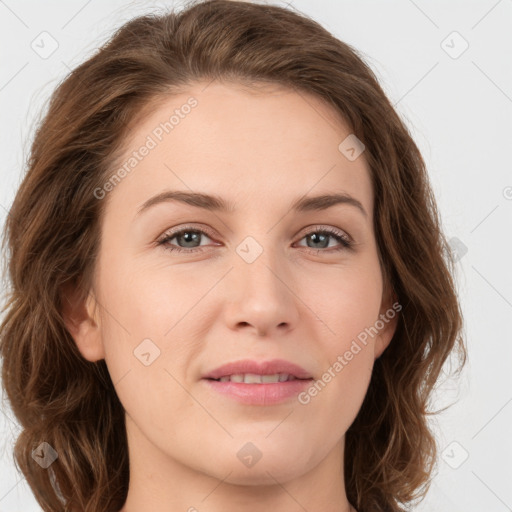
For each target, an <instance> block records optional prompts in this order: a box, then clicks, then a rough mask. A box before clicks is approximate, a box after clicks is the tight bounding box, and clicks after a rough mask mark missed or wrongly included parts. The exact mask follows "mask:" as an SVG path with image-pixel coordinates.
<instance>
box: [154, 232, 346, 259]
mask: <svg viewBox="0 0 512 512" xmlns="http://www.w3.org/2000/svg"><path fill="white" fill-rule="evenodd" d="M201 236H206V237H207V238H210V236H209V234H208V233H206V232H205V231H203V230H201V229H191V228H184V229H181V230H180V231H175V232H174V233H169V234H167V235H165V236H164V238H162V239H161V240H159V241H158V245H161V246H163V247H164V249H166V250H168V251H178V252H186V253H192V252H197V251H201V250H202V249H200V245H199V246H197V245H196V244H197V243H199V244H200V241H201ZM174 239H176V242H177V243H178V245H177V246H176V245H175V244H172V243H171V241H172V240H174ZM303 239H309V241H311V243H313V244H318V245H317V246H316V247H315V246H313V247H311V246H307V247H306V249H309V250H316V252H318V250H323V249H327V248H328V247H329V246H330V245H329V239H334V240H336V241H337V242H339V244H340V247H336V248H334V249H333V250H334V251H341V250H344V249H350V248H352V244H353V242H352V240H351V239H350V238H349V237H348V236H347V235H345V234H344V233H343V232H342V231H337V230H333V229H325V228H324V229H318V230H316V231H310V232H309V233H306V234H305V235H304V236H303V237H302V238H301V240H303ZM182 244H183V245H182ZM180 245H182V246H180ZM300 247H304V246H300ZM331 247H332V246H331ZM324 252H330V251H324Z"/></svg>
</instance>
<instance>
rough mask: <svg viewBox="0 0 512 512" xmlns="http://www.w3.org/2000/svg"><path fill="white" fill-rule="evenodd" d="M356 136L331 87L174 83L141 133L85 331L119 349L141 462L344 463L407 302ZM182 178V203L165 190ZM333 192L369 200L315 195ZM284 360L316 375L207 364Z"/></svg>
mask: <svg viewBox="0 0 512 512" xmlns="http://www.w3.org/2000/svg"><path fill="white" fill-rule="evenodd" d="M191 98H193V99H191ZM172 116H174V117H172ZM166 123H167V124H166ZM349 135H350V131H349V130H348V129H347V127H346V125H345V124H344V123H343V121H342V120H341V118H340V117H338V116H337V115H336V113H335V112H334V110H331V107H329V106H328V105H326V104H324V103H323V102H321V101H320V100H319V99H317V98H316V97H313V96H310V95H308V94H305V93H300V94H298V93H297V92H294V91H292V90H289V89H284V88H273V89H270V88H268V87H267V88H262V89H261V91H260V92H249V91H247V90H245V89H242V88H241V87H240V86H238V85H226V84H220V83H218V82H213V83H210V84H209V85H208V84H207V83H197V84H195V85H193V86H191V87H190V89H189V91H188V92H187V93H185V94H182V95H179V96H174V97H170V98H169V99H167V100H166V101H165V103H163V104H162V105H161V106H160V107H159V108H158V109H157V110H156V111H153V112H152V113H151V114H150V115H149V117H146V118H145V119H144V121H143V122H141V123H140V124H139V125H138V126H137V128H136V131H135V132H133V137H131V138H130V142H129V147H128V149H127V151H126V153H125V154H124V156H123V158H121V160H120V164H119V167H118V168H116V169H113V170H112V172H113V173H118V176H121V177H122V179H121V180H120V182H119V183H118V184H114V185H112V183H110V184H105V187H104V188H102V190H101V191H97V195H98V197H99V199H98V200H99V201H106V210H105V215H104V218H103V222H102V238H101V245H100V251H99V255H98V260H97V267H96V274H95V288H94V292H93V294H94V297H95V299H96V301H97V308H98V309H97V314H96V312H94V310H93V309H92V308H91V309H90V310H89V312H90V313H91V317H93V318H94V319H95V322H96V323H93V324H91V325H90V326H89V327H88V328H84V329H83V330H82V331H81V333H82V334H81V335H79V336H77V337H76V340H77V342H78V345H79V348H80V350H81V352H82V354H83V355H84V357H86V358H87V359H90V360H97V359H100V358H105V360H106V363H107V365H108V369H109V371H110V374H111V377H112V381H113V383H114V385H115V388H116V391H117V393H118V395H119V398H120V401H121V402H122V404H123V406H124V408H125V410H126V424H127V432H128V439H129V449H130V458H131V464H133V462H134V461H136V463H137V464H140V465H141V467H142V466H143V465H144V463H148V464H149V462H150V461H151V471H152V472H154V475H165V474H168V473H166V469H169V468H173V467H174V468H175V467H177V465H180V467H186V468H189V469H191V470H193V471H195V472H201V473H203V474H206V475H210V476H213V477H215V478H218V479H222V480H224V481H225V482H231V483H236V484H244V483H245V484H250V485H256V484H258V483H259V484H264V483H272V484H274V483H275V480H277V481H279V482H286V481H288V480H290V479H292V478H295V477H298V476H300V475H304V474H306V473H307V472H308V471H311V470H312V469H313V468H315V467H317V466H318V464H319V463H320V462H321V461H323V462H324V463H325V462H326V461H330V462H329V464H331V466H332V468H333V471H339V467H340V460H342V456H343V455H342V454H343V440H344V434H345V432H346V431H347V429H348V428H349V426H350V425H351V423H352V422H353V420H354V419H355V417H356V415H357V413H358V411H359V409H360V407H361V404H362V401H363V398H364V396H365V393H366V391H367V388H368V384H369V380H370V375H371V372H372V367H373V363H374V360H375V358H376V357H378V356H379V355H380V354H381V353H382V351H383V350H384V349H385V348H386V346H387V344H388V343H389V340H390V339H391V336H392V334H393V330H394V326H395V321H393V320H387V321H384V322H383V321H382V319H383V318H384V317H385V316H386V315H387V312H389V308H390V307H391V300H387V298H386V297H383V280H382V274H381V268H380V266H379V259H378V253H377V246H376V241H375V236H374V232H373V223H372V218H373V192H372V186H371V181H370V175H369V171H368V168H367V165H366V163H365V160H364V152H363V153H362V154H361V155H360V156H358V153H359V152H360V151H361V149H362V148H361V146H359V145H358V144H357V140H355V139H353V136H352V137H350V138H349V139H347V140H345V139H346V138H347V137H348V136H349ZM343 141H345V142H343ZM342 142H343V144H341V143H342ZM340 144H341V147H340ZM143 148H146V149H143ZM125 164H126V165H125ZM123 165H125V172H122V171H121V172H118V171H119V168H121V167H122V166H123ZM127 170H128V171H127ZM123 176H124V177H123ZM113 183H117V182H113ZM171 191H174V192H175V191H180V192H181V193H182V195H181V196H180V197H181V200H180V199H179V197H176V198H175V199H169V198H167V199H162V198H161V199H162V200H158V201H157V200H154V201H153V200H152V198H155V197H158V196H159V195H160V194H162V193H170V192H171ZM192 194H201V198H199V197H198V196H196V197H195V198H194V197H193V196H192ZM332 194H345V195H347V196H351V197H352V198H353V202H343V201H342V202H335V201H330V200H327V199H324V200H318V201H313V198H315V197H317V196H323V195H326V196H328V195H332ZM206 196H214V197H215V198H218V199H216V200H213V199H207V198H206ZM187 197H188V199H187ZM148 201H150V203H151V204H148V203H147V202H148ZM220 201H222V203H225V204H227V205H229V206H226V208H220V207H218V206H219V202H220ZM355 201H357V202H358V203H356V202H355ZM296 203H299V204H302V208H295V204H296ZM357 204H359V205H360V206H357ZM144 205H146V206H144ZM181 230H183V231H185V233H181V234H179V233H178V232H179V231H181ZM326 230H327V231H328V232H326ZM175 233H178V234H175ZM338 237H340V238H338ZM165 238H166V239H167V241H164V239H165ZM343 240H348V241H349V242H350V243H351V244H352V245H351V246H350V247H345V245H344V241H343ZM160 242H162V243H160ZM171 249H173V250H171ZM385 299H386V301H385ZM393 316H394V315H393ZM379 320H381V321H380V322H379ZM376 323H377V325H378V326H381V328H380V329H378V334H375V331H376V328H375V325H376ZM382 324H384V325H385V327H384V328H382ZM372 329H373V330H372ZM369 333H370V334H369ZM363 340H364V341H363ZM276 359H279V360H285V361H288V362H289V363H293V364H295V365H298V366H300V367H301V368H302V369H303V370H304V372H305V374H304V375H303V376H309V377H310V378H311V380H309V381H308V382H303V381H300V382H299V383H298V382H290V383H286V382H283V383H281V384H279V383H263V384H261V383H252V384H251V383H233V382H220V381H219V382H216V383H212V381H210V380H207V379H205V378H204V377H205V376H206V375H207V374H209V373H210V372H212V371H213V370H215V369H216V368H218V367H220V366H221V365H225V364H226V363H231V362H237V361H240V360H252V361H255V362H257V363H262V362H266V361H270V360H276ZM283 368H284V367H282V368H280V367H275V368H270V370H272V371H271V373H288V372H287V371H284V372H279V371H278V370H279V369H281V370H282V369H283ZM249 370H250V368H249ZM260 370H261V372H263V370H264V368H263V367H260ZM226 372H227V373H229V374H232V373H258V372H257V371H245V372H244V371H240V370H236V369H235V371H234V372H233V371H231V372H228V371H227V370H226ZM261 372H260V373H261ZM235 379H236V377H235ZM247 379H248V380H249V379H250V377H249V378H247ZM317 381H318V382H317ZM315 382H316V383H317V388H316V392H315V387H314V384H315ZM254 386H256V387H260V388H259V389H258V390H257V389H256V388H254ZM229 389H235V390H237V391H233V392H231V393H230V392H229ZM236 393H238V394H236ZM242 395H243V396H242ZM244 397H245V398H244ZM146 469H147V470H148V471H149V469H148V468H147V467H146ZM155 478H158V476H155Z"/></svg>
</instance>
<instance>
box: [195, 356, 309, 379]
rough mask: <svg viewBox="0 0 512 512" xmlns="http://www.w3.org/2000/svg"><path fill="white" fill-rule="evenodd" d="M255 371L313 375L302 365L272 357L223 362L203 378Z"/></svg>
mask: <svg viewBox="0 0 512 512" xmlns="http://www.w3.org/2000/svg"><path fill="white" fill-rule="evenodd" d="M246 373H253V374H256V375H273V374H276V373H286V374H288V375H293V376H294V377H296V378H297V379H311V378H312V375H311V374H310V373H309V372H308V371H306V370H305V369H304V368H302V367H301V366H299V365H297V364H295V363H291V362H290V361H285V360H284V359H272V360H271V361H259V362H258V361H253V360H250V359H243V360H240V361H234V362H231V363H227V364H223V365H222V366H219V367H218V368H216V369H215V370H212V371H211V372H208V373H207V374H206V375H203V379H220V378H221V377H225V376H227V375H240V374H246Z"/></svg>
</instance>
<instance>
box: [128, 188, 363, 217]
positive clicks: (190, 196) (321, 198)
mask: <svg viewBox="0 0 512 512" xmlns="http://www.w3.org/2000/svg"><path fill="white" fill-rule="evenodd" d="M169 201H179V202H181V203H185V204H188V205H190V206H195V207H197V208H202V209H205V210H209V211H219V212H234V211H235V205H234V204H233V203H232V202H230V201H226V200H224V199H223V198H221V197H219V196H216V195H209V194H203V193H201V192H188V191H181V190H166V191H164V192H161V193H160V194H157V195H156V196H153V197H151V198H149V199H148V200H147V201H146V202H145V203H144V204H143V205H142V206H141V207H140V208H139V209H138V211H137V216H139V215H140V214H142V212H144V211H146V210H147V209H149V208H150V207H151V206H153V205H156V204H159V203H163V202H169ZM337 204H347V205H350V206H354V207H355V208H357V209H358V210H359V211H360V212H361V213H362V214H363V215H364V216H365V217H366V218H367V217H368V214H367V213H366V210H365V209H364V207H363V205H362V204H361V202H360V201H358V200H357V199H355V198H354V197H352V196H351V195H349V194H347V193H345V192H342V193H336V194H322V195H318V196H309V197H308V196H303V197H301V198H299V199H297V200H296V201H294V202H293V203H292V205H291V208H290V209H291V210H294V211H296V212H310V211H322V210H327V209H328V208H331V207H332V206H335V205H337Z"/></svg>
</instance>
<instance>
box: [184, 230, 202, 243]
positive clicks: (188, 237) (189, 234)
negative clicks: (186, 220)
mask: <svg viewBox="0 0 512 512" xmlns="http://www.w3.org/2000/svg"><path fill="white" fill-rule="evenodd" d="M199 235H200V233H196V232H194V231H185V233H184V234H183V235H181V238H183V239H184V240H185V244H189V243H194V242H197V241H198V240H197V238H198V237H199ZM194 238H196V240H194Z"/></svg>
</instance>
